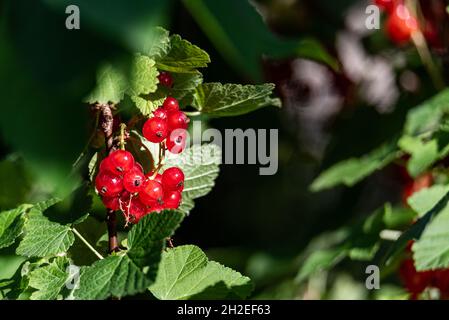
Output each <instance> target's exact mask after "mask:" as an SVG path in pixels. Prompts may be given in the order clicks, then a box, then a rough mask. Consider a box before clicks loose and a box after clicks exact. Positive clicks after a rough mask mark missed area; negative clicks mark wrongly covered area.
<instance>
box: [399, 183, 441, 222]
mask: <svg viewBox="0 0 449 320" xmlns="http://www.w3.org/2000/svg"><path fill="white" fill-rule="evenodd" d="M448 192H449V186H443V185H434V186H431V187H430V188H426V189H423V190H420V191H418V192H415V193H414V194H413V195H412V196H411V197H409V198H408V199H407V203H408V204H409V205H410V207H411V208H412V209H413V210H415V211H416V212H417V213H418V215H419V216H420V217H421V216H423V215H424V214H425V213H427V212H428V211H430V210H431V209H432V208H433V207H434V206H435V204H437V203H438V201H439V200H440V199H441V198H443V197H444V195H445V194H446V193H448Z"/></svg>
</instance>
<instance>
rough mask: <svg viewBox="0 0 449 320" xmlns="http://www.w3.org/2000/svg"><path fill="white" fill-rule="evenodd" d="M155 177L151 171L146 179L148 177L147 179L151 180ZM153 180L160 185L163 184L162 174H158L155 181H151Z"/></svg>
mask: <svg viewBox="0 0 449 320" xmlns="http://www.w3.org/2000/svg"><path fill="white" fill-rule="evenodd" d="M153 175H154V172H153V171H151V172H150V173H148V174H147V175H146V176H145V177H146V178H147V179H151V177H153ZM151 180H154V181H157V182H159V183H160V184H162V174H160V173H158V174H157V175H156V176H155V177H154V178H153V179H151Z"/></svg>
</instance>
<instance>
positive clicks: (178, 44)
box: [156, 34, 210, 73]
mask: <svg viewBox="0 0 449 320" xmlns="http://www.w3.org/2000/svg"><path fill="white" fill-rule="evenodd" d="M156 62H157V67H158V69H161V70H166V71H171V72H180V73H183V72H193V71H194V70H195V69H197V68H202V67H207V64H208V63H209V62H210V58H209V55H208V54H207V52H206V51H204V50H202V49H200V48H199V47H197V46H195V45H193V44H191V43H190V42H189V41H187V40H184V39H182V38H181V37H180V36H179V35H177V34H175V35H172V36H171V37H170V47H169V50H168V53H167V54H166V55H163V56H161V57H160V58H159V59H157V60H156Z"/></svg>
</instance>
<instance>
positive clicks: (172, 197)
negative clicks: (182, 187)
mask: <svg viewBox="0 0 449 320" xmlns="http://www.w3.org/2000/svg"><path fill="white" fill-rule="evenodd" d="M181 200H182V195H181V192H179V191H167V192H166V193H165V194H164V207H165V208H167V209H177V208H178V207H179V205H180V204H181Z"/></svg>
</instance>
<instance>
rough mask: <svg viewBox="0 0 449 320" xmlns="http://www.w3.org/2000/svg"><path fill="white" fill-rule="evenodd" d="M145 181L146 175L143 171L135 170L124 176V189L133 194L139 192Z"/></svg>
mask: <svg viewBox="0 0 449 320" xmlns="http://www.w3.org/2000/svg"><path fill="white" fill-rule="evenodd" d="M144 181H145V175H144V174H143V172H142V171H141V170H135V169H133V170H131V171H128V172H127V173H125V175H124V176H123V187H124V188H125V189H126V190H127V191H129V192H131V193H135V192H139V190H140V188H142V185H143V182H144Z"/></svg>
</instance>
